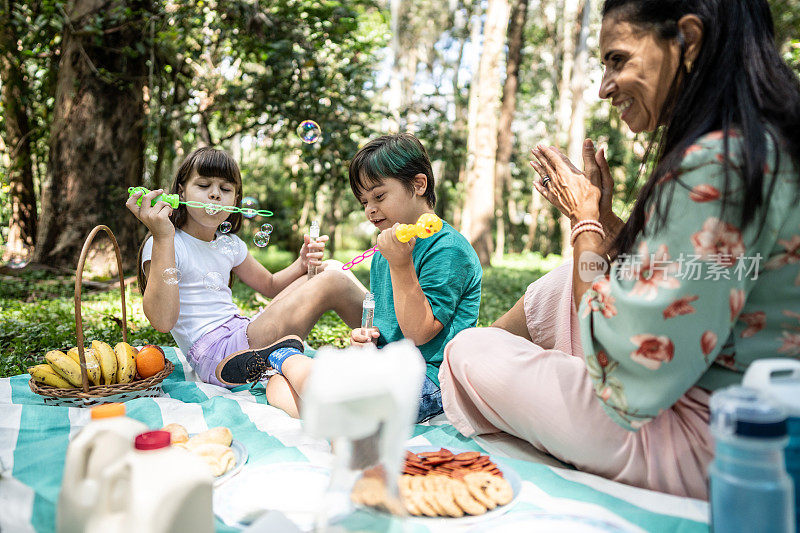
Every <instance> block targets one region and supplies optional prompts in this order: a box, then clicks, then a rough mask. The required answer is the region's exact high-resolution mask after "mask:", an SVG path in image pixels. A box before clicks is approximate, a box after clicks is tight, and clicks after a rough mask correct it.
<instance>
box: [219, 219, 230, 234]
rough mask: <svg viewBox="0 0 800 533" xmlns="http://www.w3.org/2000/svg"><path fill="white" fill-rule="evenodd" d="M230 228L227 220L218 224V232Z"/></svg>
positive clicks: (223, 231) (226, 231) (225, 231)
mask: <svg viewBox="0 0 800 533" xmlns="http://www.w3.org/2000/svg"><path fill="white" fill-rule="evenodd" d="M230 230H231V223H230V222H228V221H227V220H226V221H225V222H223V223H222V224H220V225H219V232H220V233H228V232H229V231H230Z"/></svg>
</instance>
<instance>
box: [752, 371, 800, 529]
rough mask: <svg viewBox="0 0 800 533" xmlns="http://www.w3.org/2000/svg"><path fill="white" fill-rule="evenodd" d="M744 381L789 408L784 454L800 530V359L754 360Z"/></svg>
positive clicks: (796, 519)
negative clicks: (787, 433)
mask: <svg viewBox="0 0 800 533" xmlns="http://www.w3.org/2000/svg"><path fill="white" fill-rule="evenodd" d="M742 385H744V386H745V387H751V388H754V389H758V390H760V391H763V392H764V393H765V394H767V396H769V397H770V398H771V399H772V400H773V401H775V402H776V403H777V404H778V405H780V406H781V407H783V409H784V410H785V411H786V416H787V417H788V418H787V419H786V428H787V430H788V431H789V444H788V445H787V446H786V450H785V453H784V456H785V457H786V471H787V472H788V473H789V477H790V478H792V481H794V521H795V531H800V361H798V360H797V359H789V358H786V357H782V358H774V359H759V360H758V361H754V362H753V363H752V364H751V365H750V366H749V367H748V368H747V372H745V373H744V379H743V380H742Z"/></svg>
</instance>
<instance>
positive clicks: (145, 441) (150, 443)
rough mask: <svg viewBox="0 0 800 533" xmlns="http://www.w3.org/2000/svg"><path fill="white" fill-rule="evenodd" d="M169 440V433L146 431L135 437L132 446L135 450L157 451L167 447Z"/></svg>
mask: <svg viewBox="0 0 800 533" xmlns="http://www.w3.org/2000/svg"><path fill="white" fill-rule="evenodd" d="M171 440H172V435H170V434H169V431H146V432H144V433H140V434H139V435H137V436H136V440H135V441H133V446H134V447H135V448H136V449H137V450H158V449H160V448H166V447H167V446H169V444H170V442H171Z"/></svg>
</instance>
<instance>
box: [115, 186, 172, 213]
mask: <svg viewBox="0 0 800 533" xmlns="http://www.w3.org/2000/svg"><path fill="white" fill-rule="evenodd" d="M137 192H141V193H142V196H140V197H139V199H138V200H136V205H138V206H141V205H142V197H143V196H144V195H145V194H147V193H149V192H150V189H145V188H144V187H128V196H129V197H130V196H133V195H134V194H136V193H137ZM159 200H161V201H162V202H166V203H168V204H169V206H170V207H171V208H172V209H178V205H179V204H180V203H181V201H180V198H179V197H178V195H177V194H159V195H158V196H156V197H155V198H153V201H152V202H150V207H153V206H154V205H156V202H158V201H159Z"/></svg>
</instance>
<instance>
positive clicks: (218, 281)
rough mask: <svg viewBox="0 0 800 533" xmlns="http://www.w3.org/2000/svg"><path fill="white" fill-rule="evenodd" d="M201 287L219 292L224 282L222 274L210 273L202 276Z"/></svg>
mask: <svg viewBox="0 0 800 533" xmlns="http://www.w3.org/2000/svg"><path fill="white" fill-rule="evenodd" d="M203 285H205V286H206V289H208V290H210V291H221V290H222V287H223V286H224V285H225V281H224V280H223V279H222V274H220V273H219V272H213V271H212V272H209V273H208V274H206V275H205V276H203Z"/></svg>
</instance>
